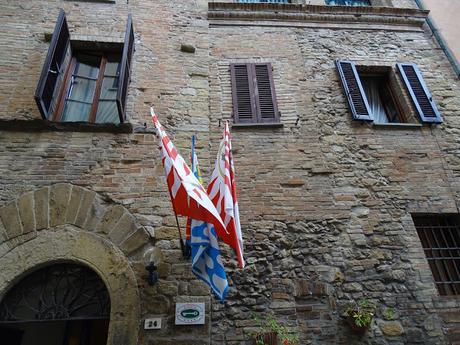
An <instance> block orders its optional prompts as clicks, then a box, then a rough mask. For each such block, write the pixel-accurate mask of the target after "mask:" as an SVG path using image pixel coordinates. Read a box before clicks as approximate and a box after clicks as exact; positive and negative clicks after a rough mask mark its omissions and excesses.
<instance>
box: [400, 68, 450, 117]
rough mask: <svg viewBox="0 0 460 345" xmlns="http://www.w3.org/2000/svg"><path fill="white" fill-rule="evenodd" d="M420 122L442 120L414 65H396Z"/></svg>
mask: <svg viewBox="0 0 460 345" xmlns="http://www.w3.org/2000/svg"><path fill="white" fill-rule="evenodd" d="M396 66H397V67H398V71H399V73H400V74H401V77H402V78H403V80H404V84H405V85H406V88H407V91H409V94H410V96H411V98H412V101H413V102H414V105H415V108H416V109H417V112H418V114H419V116H420V119H421V120H422V122H430V123H441V122H442V118H441V114H440V113H439V110H438V108H437V107H436V104H435V103H434V101H433V98H432V96H431V94H430V92H429V91H428V87H427V86H426V84H425V81H424V80H423V77H422V74H421V72H420V70H419V69H418V67H417V65H416V64H413V63H398V64H396Z"/></svg>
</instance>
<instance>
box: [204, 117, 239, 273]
mask: <svg viewBox="0 0 460 345" xmlns="http://www.w3.org/2000/svg"><path fill="white" fill-rule="evenodd" d="M208 194H209V197H210V198H211V200H212V202H213V203H214V205H215V206H216V209H217V211H218V212H219V214H220V216H221V218H222V220H223V221H224V223H225V227H226V229H227V232H226V233H225V234H224V235H225V236H220V234H219V236H220V237H221V238H222V240H223V241H224V242H225V243H227V244H228V245H230V246H231V247H232V248H233V249H235V251H236V254H237V258H238V263H239V265H240V267H241V268H243V267H244V264H245V263H244V257H243V237H242V234H241V226H240V212H239V208H238V200H237V197H236V182H235V168H234V166H233V157H232V144H231V140H230V131H229V128H228V122H227V121H225V126H224V134H223V138H222V141H221V143H220V146H219V151H218V152H217V160H216V165H215V168H214V171H213V173H212V176H211V183H210V184H209V186H208Z"/></svg>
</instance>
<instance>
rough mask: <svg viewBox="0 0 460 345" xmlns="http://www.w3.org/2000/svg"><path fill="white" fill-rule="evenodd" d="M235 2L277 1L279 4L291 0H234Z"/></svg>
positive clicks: (287, 2)
mask: <svg viewBox="0 0 460 345" xmlns="http://www.w3.org/2000/svg"><path fill="white" fill-rule="evenodd" d="M236 2H243V3H264V2H265V3H279V4H289V3H291V0H236Z"/></svg>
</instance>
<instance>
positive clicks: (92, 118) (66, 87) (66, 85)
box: [53, 52, 121, 123]
mask: <svg viewBox="0 0 460 345" xmlns="http://www.w3.org/2000/svg"><path fill="white" fill-rule="evenodd" d="M91 53H94V52H91ZM96 54H97V55H100V57H101V62H100V64H99V72H98V75H97V79H96V86H95V87H94V95H93V101H92V103H91V109H90V112H89V115H88V120H87V121H85V122H88V123H95V122H96V114H97V108H98V106H99V99H100V97H101V90H102V82H103V81H104V74H105V66H106V65H107V60H108V58H107V54H104V53H98V52H97V53H96ZM77 55H78V52H76V53H75V54H74V55H73V56H72V59H71V61H70V63H69V66H68V68H67V71H66V75H65V77H64V82H63V87H62V89H61V90H60V93H59V99H58V103H57V104H58V105H57V107H56V111H55V113H54V114H53V121H56V122H61V119H62V115H63V112H64V107H65V103H66V101H67V98H68V96H69V92H70V81H71V79H72V76H73V74H74V72H75V68H76V65H77ZM120 63H121V61H120ZM114 101H115V100H114Z"/></svg>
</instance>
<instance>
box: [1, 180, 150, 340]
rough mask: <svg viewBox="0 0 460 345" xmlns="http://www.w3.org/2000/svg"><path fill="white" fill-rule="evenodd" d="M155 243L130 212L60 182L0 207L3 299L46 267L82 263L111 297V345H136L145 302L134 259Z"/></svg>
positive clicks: (78, 188)
mask: <svg viewBox="0 0 460 345" xmlns="http://www.w3.org/2000/svg"><path fill="white" fill-rule="evenodd" d="M149 240H150V236H149V233H148V232H147V231H146V229H145V228H144V227H142V226H139V225H138V224H137V222H136V220H135V218H134V217H133V216H132V215H131V214H130V212H129V211H128V210H127V209H126V208H124V207H123V206H121V205H117V204H114V203H109V202H106V201H105V200H104V199H103V198H102V197H101V196H100V195H98V194H97V193H95V192H93V191H90V190H88V189H85V188H82V187H79V186H75V185H71V184H67V183H60V184H56V185H52V186H49V187H43V188H40V189H37V190H35V191H32V192H29V193H26V194H24V195H22V196H20V197H19V198H18V199H16V200H13V201H11V202H9V203H8V204H6V205H5V206H3V207H1V208H0V266H1V267H2V270H0V300H1V298H2V297H3V295H4V294H5V293H6V292H7V291H8V290H9V289H10V288H11V287H12V286H13V285H14V284H15V282H17V281H18V280H19V279H21V278H22V277H23V276H24V275H26V274H27V273H28V272H31V271H32V270H35V269H36V268H38V267H40V266H42V265H46V264H49V263H52V262H58V261H69V262H77V263H81V264H84V265H86V266H88V267H89V268H91V269H93V270H94V271H95V272H97V273H98V274H99V276H100V277H101V278H102V280H103V281H104V283H105V284H106V286H107V289H108V291H109V294H110V298H111V301H112V309H111V312H110V324H109V335H108V342H107V344H126V345H129V344H136V343H137V337H138V332H139V319H140V299H139V291H138V288H137V285H138V284H137V281H136V276H135V273H134V271H133V269H132V267H131V264H130V257H132V256H133V255H134V254H135V252H136V251H137V250H138V249H140V248H141V247H142V246H143V245H145V244H146V243H148V242H149Z"/></svg>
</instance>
